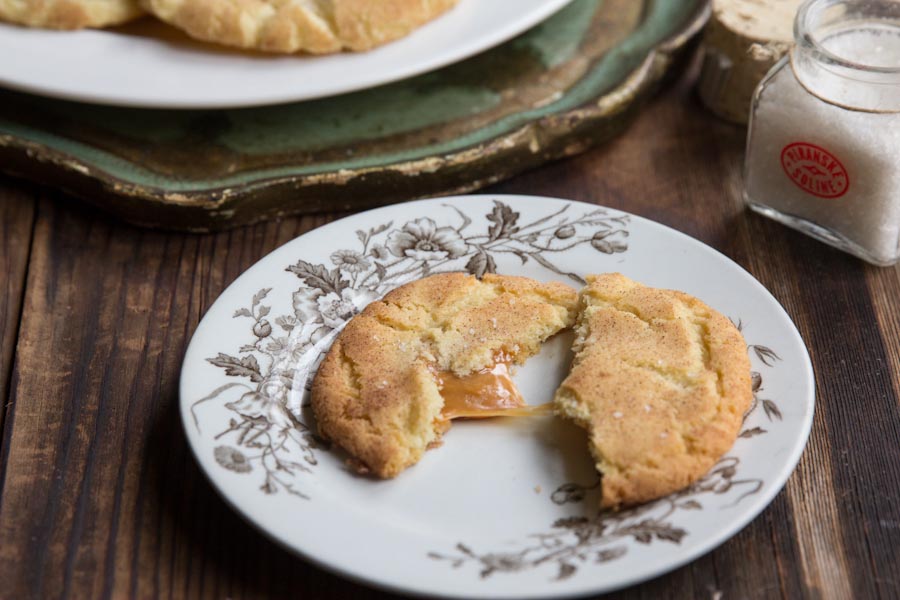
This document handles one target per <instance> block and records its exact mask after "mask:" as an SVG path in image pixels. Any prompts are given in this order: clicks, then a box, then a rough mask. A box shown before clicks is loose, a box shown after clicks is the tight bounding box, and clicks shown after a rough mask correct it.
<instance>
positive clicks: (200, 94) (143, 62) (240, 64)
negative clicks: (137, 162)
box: [0, 0, 570, 108]
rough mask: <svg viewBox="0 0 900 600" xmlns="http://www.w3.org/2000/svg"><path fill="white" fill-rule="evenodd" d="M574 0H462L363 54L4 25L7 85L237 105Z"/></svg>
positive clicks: (436, 61) (283, 97)
mask: <svg viewBox="0 0 900 600" xmlns="http://www.w3.org/2000/svg"><path fill="white" fill-rule="evenodd" d="M569 1H570V0H516V1H515V2H509V1H508V0H461V1H460V3H459V4H458V5H457V6H456V7H455V8H453V9H452V10H451V11H449V12H447V13H446V14H444V15H442V16H440V17H438V18H437V19H435V20H434V21H432V22H431V23H428V24H426V25H425V26H423V27H421V28H420V29H418V30H416V31H414V32H413V33H412V34H410V35H409V36H407V37H405V38H403V39H401V40H398V41H396V42H393V43H391V44H387V45H385V46H382V47H380V48H376V49H374V50H371V51H369V52H362V53H341V54H335V55H329V56H301V55H296V56H276V55H268V54H262V53H245V52H239V51H235V50H231V49H227V48H220V47H217V46H215V45H213V44H205V43H200V42H195V41H193V40H190V39H189V38H187V37H186V36H184V35H183V34H181V33H180V32H178V31H176V30H174V29H172V28H169V27H167V26H165V25H163V24H161V23H157V22H154V21H153V20H151V19H144V20H141V21H138V22H137V23H134V24H131V25H128V26H125V27H122V28H118V29H110V30H83V31H75V32H69V31H66V32H60V31H47V30H40V29H27V28H23V27H16V26H13V25H8V24H4V23H0V57H3V58H2V59H0V86H4V87H9V88H13V89H17V90H21V91H25V92H31V93H34V94H40V95H45V96H51V97H56V98H64V99H68V100H79V101H84V102H92V103H96V104H111V105H118V106H133V107H148V108H234V107H242V106H260V105H267V104H279V103H284V102H295V101H299V100H309V99H312V98H321V97H325V96H333V95H336V94H342V93H345V92H351V91H354V90H361V89H367V88H370V87H374V86H377V85H381V84H385V83H389V82H391V81H396V80H398V79H403V78H405V77H410V76H413V75H417V74H420V73H425V72H428V71H431V70H434V69H437V68H438V67H442V66H444V65H447V64H451V63H454V62H457V61H459V60H462V59H464V58H466V57H469V56H472V55H474V54H477V53H478V52H482V51H484V50H486V49H488V48H491V47H493V46H496V45H497V44H499V43H501V42H504V41H506V40H508V39H510V38H512V37H514V36H515V35H518V34H519V33H522V32H523V31H525V30H526V29H528V28H529V27H531V26H533V25H535V24H537V23H539V22H541V21H542V20H544V19H546V18H547V17H549V16H550V15H551V14H553V13H554V12H556V11H558V10H559V9H561V8H562V7H563V6H565V5H566V4H568V3H569Z"/></svg>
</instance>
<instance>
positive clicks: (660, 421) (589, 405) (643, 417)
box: [554, 273, 752, 508]
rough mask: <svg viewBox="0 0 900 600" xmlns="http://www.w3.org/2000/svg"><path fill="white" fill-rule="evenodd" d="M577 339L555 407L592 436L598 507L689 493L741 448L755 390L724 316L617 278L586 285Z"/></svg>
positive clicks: (684, 297) (740, 342) (740, 343)
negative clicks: (736, 442)
mask: <svg viewBox="0 0 900 600" xmlns="http://www.w3.org/2000/svg"><path fill="white" fill-rule="evenodd" d="M575 331H576V340H575V344H574V346H573V350H574V351H575V353H576V354H575V360H574V363H573V366H572V369H571V371H570V372H569V375H568V377H567V378H566V379H565V381H563V383H562V384H561V385H560V387H559V389H558V390H557V393H556V396H555V398H554V402H555V405H556V409H557V412H558V413H559V414H562V415H564V416H566V417H568V418H570V419H571V420H573V421H574V422H575V423H577V424H578V425H580V426H581V427H583V428H584V429H586V430H587V431H588V433H589V438H590V442H589V444H590V450H591V453H592V455H593V457H594V459H595V462H596V466H597V469H598V470H599V471H600V473H601V474H602V476H603V480H602V498H601V506H603V507H610V508H612V507H618V506H625V505H630V504H637V503H641V502H646V501H649V500H653V499H655V498H659V497H662V496H665V495H667V494H669V493H671V492H674V491H676V490H679V489H681V488H684V487H685V486H687V485H689V484H690V483H692V482H693V481H696V480H697V479H699V478H700V477H701V476H703V475H704V474H705V473H706V472H707V471H708V470H709V469H710V468H711V467H712V466H713V465H714V464H715V462H716V461H717V460H718V459H719V458H720V457H721V456H722V455H723V454H724V453H725V452H727V451H728V450H729V449H730V448H731V446H732V444H734V440H735V438H736V437H737V434H738V431H739V429H740V426H741V422H742V420H743V415H744V412H745V411H746V410H747V409H748V408H749V406H750V403H751V400H752V391H751V383H750V361H749V358H748V356H747V347H746V344H745V342H744V338H743V336H742V335H741V333H740V332H739V331H738V329H737V328H736V327H735V326H734V324H733V323H732V322H731V321H729V320H728V319H727V318H726V317H724V316H723V315H721V314H720V313H718V312H716V311H715V310H713V309H712V308H710V307H709V306H707V305H706V304H704V303H703V302H701V301H700V300H698V299H696V298H694V297H692V296H689V295H688V294H685V293H683V292H678V291H673V290H662V289H656V288H650V287H646V286H643V285H641V284H639V283H636V282H634V281H632V280H630V279H628V278H627V277H625V276H623V275H621V274H618V273H612V274H604V275H597V276H590V277H588V286H587V287H586V288H584V290H582V292H581V312H580V314H579V317H578V322H577V324H576V327H575Z"/></svg>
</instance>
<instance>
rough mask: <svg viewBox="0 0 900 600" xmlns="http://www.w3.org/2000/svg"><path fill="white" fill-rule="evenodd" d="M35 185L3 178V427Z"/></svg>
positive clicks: (0, 334) (0, 351)
mask: <svg viewBox="0 0 900 600" xmlns="http://www.w3.org/2000/svg"><path fill="white" fill-rule="evenodd" d="M34 196H35V188H34V186H31V185H27V184H24V183H22V182H13V181H11V180H3V181H0V273H2V277H0V398H2V399H3V406H2V407H0V429H2V426H3V421H4V417H5V414H6V398H7V394H8V390H9V379H10V374H11V369H12V361H13V354H14V353H15V346H16V337H17V335H18V333H19V317H20V310H21V308H22V296H23V295H24V294H25V273H26V271H27V266H28V254H29V252H30V251H31V235H32V226H33V224H34V205H35V201H34Z"/></svg>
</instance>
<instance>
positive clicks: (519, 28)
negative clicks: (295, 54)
mask: <svg viewBox="0 0 900 600" xmlns="http://www.w3.org/2000/svg"><path fill="white" fill-rule="evenodd" d="M477 1H478V0H475V1H473V2H472V4H477ZM538 1H539V2H541V3H542V4H541V5H540V6H539V7H536V8H534V9H533V10H532V11H529V12H526V13H523V14H522V15H520V18H519V19H516V20H513V21H510V22H508V23H503V24H501V26H499V27H496V28H495V29H494V30H493V31H492V32H491V34H490V35H484V36H482V37H480V38H477V40H478V41H476V42H472V43H469V44H467V45H461V46H458V47H454V48H451V49H449V50H448V49H442V50H441V51H440V52H438V53H437V54H438V55H437V57H435V56H434V53H432V55H431V58H430V59H426V60H421V61H419V62H415V63H412V64H408V63H407V64H405V65H400V66H396V67H395V68H393V69H392V70H390V71H389V74H388V75H386V76H380V77H374V76H373V77H363V78H361V79H358V80H356V81H345V82H344V83H343V85H333V84H331V85H329V86H324V87H322V88H320V89H319V91H313V92H308V91H306V92H304V91H303V90H302V89H299V90H294V91H291V92H287V91H285V92H283V93H281V94H276V95H271V94H269V95H265V94H264V95H262V96H252V95H249V96H242V97H239V98H236V99H231V100H229V99H209V98H206V99H202V98H201V99H190V98H189V99H184V98H182V99H175V100H172V99H151V100H144V99H140V98H133V97H131V96H129V95H128V94H119V93H118V92H117V91H116V90H108V91H106V92H102V93H96V92H92V91H90V90H74V91H73V90H71V89H68V88H65V87H60V86H57V85H55V84H54V83H53V82H44V83H43V84H41V83H38V84H35V83H33V82H24V83H23V82H21V81H20V80H19V79H17V78H15V77H12V78H11V77H9V76H7V75H4V74H3V72H2V70H0V86H2V87H4V88H7V89H10V90H14V91H18V92H24V93H28V94H34V95H36V96H42V97H46V98H54V99H58V100H67V101H71V102H82V103H87V104H93V105H98V106H115V107H121V108H143V109H163V110H224V109H241V108H252V107H264V106H276V105H279V104H289V103H294V102H305V101H307V100H316V99H320V98H330V97H333V96H339V95H342V94H348V93H351V92H358V91H362V90H367V89H370V88H375V87H379V86H381V85H386V84H389V83H394V82H397V81H400V80H403V79H408V78H410V77H415V76H417V75H423V74H425V73H430V72H432V71H435V70H437V69H440V68H442V67H446V66H448V65H452V64H455V63H457V62H460V61H463V60H465V59H467V58H471V57H472V56H475V55H477V54H480V53H482V52H485V51H487V50H490V49H491V48H494V47H496V46H499V45H500V44H503V43H504V42H507V41H509V40H510V39H512V38H514V37H516V36H517V35H519V34H521V33H524V32H526V31H528V30H529V29H531V28H532V27H535V26H537V25H539V24H540V23H542V22H544V21H545V20H547V19H549V18H550V17H551V16H552V15H554V14H555V13H557V12H558V11H560V10H562V9H563V8H564V7H565V6H567V5H568V4H570V3H571V2H573V1H574V0H538ZM454 8H456V7H453V8H451V9H450V10H451V11H452V10H453V9H454ZM448 14H449V11H448V12H447V13H442V14H441V15H438V16H437V17H436V18H435V19H432V20H431V21H429V22H427V23H424V24H423V25H422V27H423V28H424V27H427V26H428V25H430V24H432V23H435V22H437V21H438V20H439V19H441V18H442V17H445V16H447V15H448ZM148 17H152V15H145V16H143V17H141V18H148ZM6 27H9V28H16V29H19V26H17V25H15V24H13V23H5V22H0V31H2V29H3V28H6ZM97 31H105V30H97ZM416 31H418V29H417V30H414V31H413V32H410V33H415V32H416ZM50 33H55V34H62V35H64V34H65V33H69V32H52V31H51V32H50ZM76 33H77V32H76ZM407 39H408V36H405V37H403V38H400V39H397V40H394V41H392V42H388V43H387V44H384V45H382V46H378V47H376V48H373V49H372V50H371V51H375V50H378V49H379V48H384V47H387V46H389V45H395V44H403V43H404V42H405V41H407ZM206 43H208V44H209V45H211V46H213V47H214V48H215V47H217V45H216V44H215V43H214V42H206ZM371 51H368V52H371ZM339 55H344V56H347V57H348V60H352V59H353V58H355V57H357V56H366V52H361V53H360V52H357V53H351V52H343V53H336V54H326V55H322V57H329V56H339ZM286 56H291V55H282V54H273V55H272V57H273V58H283V57H286ZM299 58H302V59H308V60H312V59H315V58H319V57H318V56H314V55H311V56H306V55H302V56H299ZM339 68H341V69H344V68H352V66H351V67H347V66H345V65H340V66H339Z"/></svg>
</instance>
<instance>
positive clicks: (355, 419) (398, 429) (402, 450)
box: [312, 273, 577, 478]
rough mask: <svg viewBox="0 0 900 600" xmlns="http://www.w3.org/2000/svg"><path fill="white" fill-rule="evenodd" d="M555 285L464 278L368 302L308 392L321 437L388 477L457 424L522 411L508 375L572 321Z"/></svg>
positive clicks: (566, 291) (569, 299)
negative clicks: (461, 420)
mask: <svg viewBox="0 0 900 600" xmlns="http://www.w3.org/2000/svg"><path fill="white" fill-rule="evenodd" d="M576 305H577V294H576V292H575V290H573V289H572V288H570V287H568V286H566V285H563V284H561V283H549V284H544V283H539V282H537V281H534V280H532V279H527V278H524V277H511V276H501V275H485V276H484V278H483V279H481V280H478V279H476V278H475V277H473V276H470V275H464V274H461V273H450V274H440V275H433V276H431V277H426V278H424V279H420V280H418V281H414V282H412V283H408V284H406V285H404V286H402V287H400V288H397V289H396V290H394V291H392V292H390V293H389V294H387V295H386V296H385V297H384V298H383V299H382V300H380V301H377V302H374V303H372V304H370V305H369V306H368V307H366V308H365V310H363V312H362V313H360V314H359V315H357V316H356V317H354V318H353V319H352V320H351V321H350V322H349V323H348V324H347V326H346V327H345V329H344V330H343V331H342V332H341V333H340V335H339V336H338V338H337V339H336V340H335V342H334V345H333V346H332V348H331V350H330V351H329V352H328V355H327V356H326V357H325V360H324V361H323V363H322V365H321V366H320V367H319V371H318V373H317V375H316V379H315V381H314V382H313V387H312V408H313V411H314V413H315V416H316V419H317V421H318V427H319V432H320V434H321V435H322V436H323V437H325V438H328V439H331V440H332V441H334V442H336V443H337V444H338V445H339V446H341V447H342V448H344V449H345V450H346V451H347V452H349V453H350V455H351V456H353V457H354V464H355V466H356V467H357V468H358V470H360V471H362V472H370V473H372V474H374V475H376V476H378V477H383V478H389V477H394V476H395V475H397V474H398V473H400V472H401V471H403V470H404V469H405V468H407V467H409V466H410V465H412V464H414V463H416V462H417V461H418V460H419V459H420V458H421V456H422V454H423V453H424V452H425V450H426V449H428V447H429V446H432V445H434V444H436V443H437V442H439V440H440V438H441V435H442V434H443V432H444V431H446V429H447V428H448V427H449V420H450V419H451V418H454V417H457V416H463V417H477V416H491V415H496V414H499V413H502V412H504V411H508V410H510V409H512V410H513V411H515V409H516V407H518V406H521V404H522V400H521V397H520V396H518V392H517V391H516V389H515V386H514V385H512V382H511V380H510V379H509V377H508V373H506V370H505V367H506V366H507V365H510V364H521V363H522V362H524V361H525V359H527V358H528V357H530V356H532V355H534V354H536V353H537V352H538V351H539V350H540V346H541V344H542V343H543V342H544V340H546V339H547V338H549V337H550V336H552V335H553V334H555V333H557V332H558V331H560V330H561V329H564V328H566V327H569V326H570V325H571V324H572V322H573V321H574V317H575V309H576Z"/></svg>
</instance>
